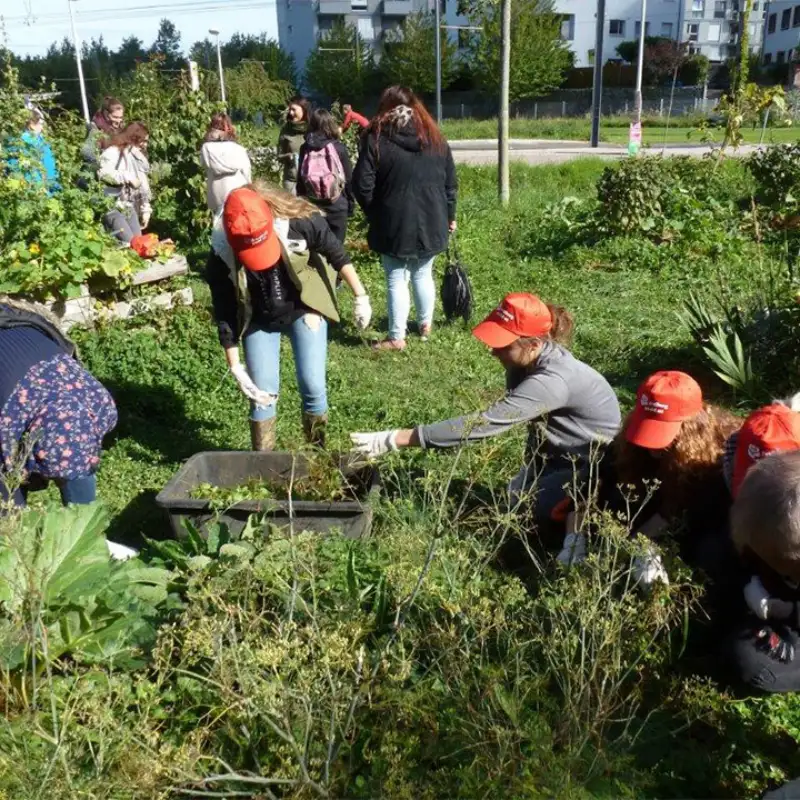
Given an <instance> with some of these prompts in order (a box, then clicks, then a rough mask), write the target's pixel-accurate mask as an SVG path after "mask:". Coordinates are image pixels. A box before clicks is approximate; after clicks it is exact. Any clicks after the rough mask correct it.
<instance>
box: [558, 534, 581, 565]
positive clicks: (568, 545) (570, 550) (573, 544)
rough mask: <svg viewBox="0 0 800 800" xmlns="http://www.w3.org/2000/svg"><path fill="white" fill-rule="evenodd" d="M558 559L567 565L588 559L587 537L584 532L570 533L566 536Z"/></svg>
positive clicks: (560, 562)
mask: <svg viewBox="0 0 800 800" xmlns="http://www.w3.org/2000/svg"><path fill="white" fill-rule="evenodd" d="M556 561H558V563H559V564H563V565H564V566H565V567H571V566H574V565H575V564H582V563H583V562H584V561H586V537H585V536H584V535H583V534H582V533H568V534H567V535H566V536H565V537H564V544H563V545H562V547H561V552H560V553H559V554H558V555H557V556H556Z"/></svg>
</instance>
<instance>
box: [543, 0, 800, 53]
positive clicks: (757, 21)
mask: <svg viewBox="0 0 800 800" xmlns="http://www.w3.org/2000/svg"><path fill="white" fill-rule="evenodd" d="M796 1H797V0H796ZM742 2H743V0H742ZM641 5H642V4H641V0H608V2H607V4H606V22H605V40H604V43H603V60H604V61H608V60H613V59H617V58H619V56H618V55H617V52H616V49H617V46H618V45H619V44H620V43H621V42H624V41H630V40H631V39H638V38H639V33H640V31H641V24H642V22H641V17H642V14H641ZM766 5H775V3H772V4H769V3H767V2H766V0H754V3H753V12H752V14H751V17H750V47H751V49H752V50H753V51H755V52H757V51H758V50H759V49H760V47H761V40H762V35H763V26H764V17H765V6H766ZM739 6H740V2H739V0H649V2H648V4H647V19H646V21H645V35H647V36H664V37H666V38H669V39H675V40H677V41H681V42H686V43H687V44H688V45H689V49H690V50H691V51H692V52H698V53H702V54H703V55H705V56H707V57H708V59H709V60H710V61H712V62H720V61H725V60H726V59H728V58H733V57H734V56H735V55H736V54H737V53H738V47H739V37H740V35H741V31H740V28H739ZM556 10H557V11H558V12H559V13H561V14H563V15H564V16H563V22H562V27H561V36H562V38H563V39H565V40H566V41H568V42H569V43H570V46H571V48H572V50H573V52H574V53H575V64H576V66H578V67H587V66H590V65H592V64H594V53H595V33H596V24H597V16H596V11H597V3H596V0H556Z"/></svg>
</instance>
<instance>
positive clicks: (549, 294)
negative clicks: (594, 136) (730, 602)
mask: <svg viewBox="0 0 800 800" xmlns="http://www.w3.org/2000/svg"><path fill="white" fill-rule="evenodd" d="M448 132H449V131H448ZM515 135H521V134H520V132H519V129H517V131H516V132H515ZM604 167H605V164H604V163H602V162H601V161H598V160H585V161H580V162H575V163H572V164H566V165H561V166H548V167H536V168H531V167H526V166H524V165H520V164H516V163H515V164H512V168H511V169H512V183H513V188H514V192H513V196H514V201H513V203H512V205H511V207H510V208H509V209H508V210H502V209H500V208H499V207H498V205H497V202H496V187H495V180H496V170H495V169H494V168H460V171H459V176H460V199H459V223H460V226H459V244H460V248H461V251H462V258H463V260H464V262H465V264H466V265H467V267H468V268H469V271H470V275H471V278H472V282H473V287H474V292H475V319H476V320H477V319H479V318H480V317H481V316H482V315H484V314H486V313H487V312H489V311H490V310H491V309H492V308H493V307H494V306H495V305H496V303H497V302H498V300H499V299H500V298H501V297H502V296H503V295H504V294H505V293H507V292H511V291H530V292H536V293H538V294H539V295H541V296H542V297H543V298H544V299H545V300H547V301H549V302H554V303H559V304H563V305H565V306H566V307H567V308H568V309H569V310H570V311H572V313H573V314H574V315H575V319H576V331H577V333H576V340H575V345H574V349H575V352H576V354H577V355H578V356H579V357H581V358H583V359H585V360H586V361H588V362H589V363H590V364H592V365H593V366H595V367H596V368H597V369H599V370H600V371H601V372H602V373H604V374H605V375H606V376H607V377H608V378H609V380H610V381H611V383H612V384H613V386H614V387H615V389H616V390H617V391H618V393H619V397H620V399H621V401H622V402H623V405H624V406H625V407H629V406H630V404H631V401H632V399H633V397H634V396H635V389H636V386H637V384H638V383H639V382H640V380H641V379H642V378H643V377H644V376H646V375H647V374H648V373H649V372H651V371H653V370H655V369H669V368H682V369H688V370H689V371H692V372H694V373H695V374H697V375H698V377H700V379H701V381H702V382H703V384H704V386H706V387H707V388H708V389H709V391H710V393H712V395H716V396H719V397H721V398H722V399H725V398H726V397H727V396H726V395H725V394H724V393H723V392H722V391H721V388H722V387H721V384H720V383H719V382H718V381H714V380H713V377H712V376H710V374H709V372H708V370H707V369H705V368H704V367H703V366H702V365H701V364H700V362H699V360H698V358H697V355H696V351H695V349H694V348H693V347H692V342H691V340H690V336H689V334H688V332H687V331H686V330H685V329H684V328H683V327H682V326H681V325H680V324H679V323H678V322H677V320H676V312H677V311H678V310H679V309H680V308H681V304H682V302H683V300H684V299H685V298H687V297H688V295H689V292H690V291H692V290H700V291H702V290H703V289H704V287H705V286H706V284H708V283H709V282H710V281H711V280H712V278H713V275H712V271H707V272H704V270H710V268H708V267H706V266H703V265H700V264H695V263H677V264H674V265H673V266H672V267H671V268H670V270H669V271H667V272H665V271H663V270H658V269H655V267H654V266H653V265H649V264H647V263H640V264H638V266H637V268H635V269H631V268H623V267H621V266H620V264H619V263H617V262H616V261H615V259H614V257H613V256H609V254H608V252H606V253H605V254H604V255H602V257H601V256H600V255H598V257H597V258H596V259H592V258H590V257H588V256H591V253H589V254H586V255H587V257H584V258H582V259H581V260H578V261H576V260H575V259H570V258H566V257H561V255H559V254H555V255H552V256H542V255H535V254H534V255H527V256H523V255H520V252H522V251H523V250H524V248H522V247H521V245H520V244H519V243H520V242H521V241H522V240H523V239H524V238H525V236H526V234H527V233H528V232H529V231H530V230H531V227H532V226H534V225H542V224H546V223H544V222H543V221H542V217H541V215H540V212H541V209H543V208H544V207H545V206H546V205H548V204H549V203H553V202H556V201H559V200H561V199H562V198H564V197H565V196H588V195H591V194H593V193H594V191H595V188H594V187H595V182H596V180H597V178H598V176H599V175H600V173H601V171H602V170H603V169H604ZM726 168H728V169H731V170H738V169H740V167H739V165H732V166H730V167H726ZM353 233H354V238H356V239H358V238H360V236H362V235H363V232H362V231H359V230H356V231H354V232H353ZM203 249H204V248H203V247H202V245H198V248H197V250H196V251H195V252H194V253H193V254H192V263H193V268H194V272H193V276H192V278H191V279H190V283H191V285H192V287H193V288H194V290H195V294H196V300H195V305H194V306H193V307H191V308H188V309H181V310H178V311H175V312H173V313H169V314H163V315H158V316H152V317H146V318H142V319H139V320H135V321H131V322H128V323H120V324H115V325H112V326H109V327H105V328H102V329H100V330H97V331H94V332H85V333H81V334H79V335H78V337H77V338H78V341H79V345H80V348H81V353H82V357H83V359H84V360H85V363H86V364H87V366H88V367H89V368H90V369H91V370H92V371H93V373H94V374H95V375H96V376H97V377H98V378H99V379H100V380H101V381H103V382H104V383H105V384H106V385H107V386H108V387H109V388H110V389H111V391H112V392H113V394H114V396H115V397H116V400H117V403H118V406H119V413H120V422H119V426H118V428H117V430H116V432H115V433H114V434H113V437H112V439H111V441H110V442H109V446H108V449H107V451H106V453H105V455H104V457H103V462H102V466H101V470H100V475H99V492H100V497H101V498H102V500H103V501H104V502H105V503H107V504H108V506H109V507H110V509H111V512H112V515H113V522H112V526H111V533H112V535H114V536H116V537H117V538H121V539H124V540H127V541H130V542H132V543H136V542H137V541H138V539H139V537H140V535H141V534H145V535H147V536H150V537H155V538H158V537H162V536H166V535H168V528H167V524H166V520H165V517H164V515H163V514H162V513H161V512H160V510H159V509H157V508H156V506H155V503H154V498H155V495H156V493H157V492H158V491H159V490H160V489H161V488H162V487H163V485H164V484H165V482H166V481H167V480H168V479H169V477H170V476H171V475H172V474H173V473H174V472H175V470H176V469H177V468H178V467H179V465H180V464H181V462H182V461H184V460H185V459H186V458H188V457H189V456H191V455H192V454H193V453H196V452H198V451H201V450H209V449H246V448H247V447H248V445H249V437H248V426H247V411H248V409H247V404H246V402H245V400H244V398H243V397H242V396H241V394H240V393H239V391H238V389H237V388H236V386H235V384H234V381H233V380H232V379H231V378H230V377H229V375H228V374H227V371H226V368H225V361H224V358H223V353H222V349H221V348H220V346H219V344H218V342H217V339H216V332H215V328H214V325H213V322H212V318H211V313H210V308H209V295H208V292H207V289H206V288H205V285H204V283H203V281H202V279H201V277H200V269H201V268H202V263H203ZM356 260H357V265H358V268H359V271H360V273H361V275H362V278H363V279H364V283H365V284H366V286H367V287H368V290H369V292H370V295H371V297H372V301H373V306H374V309H375V319H374V323H373V330H372V331H370V332H369V334H368V335H367V336H366V337H364V336H362V335H361V334H359V333H358V332H357V330H356V329H355V327H354V326H353V325H352V323H351V322H350V321H349V320H350V316H351V310H352V305H351V299H350V297H349V296H348V295H347V293H346V292H343V293H342V295H343V296H342V306H343V312H344V313H343V318H344V319H345V322H344V323H343V324H342V325H339V326H337V327H335V328H334V329H333V330H332V333H331V337H330V347H329V360H328V366H329V369H328V372H329V400H330V416H331V424H330V435H329V440H330V447H331V448H333V449H346V448H347V447H348V434H349V433H350V432H351V431H366V430H382V429H387V428H393V427H408V426H412V425H415V424H418V423H425V422H432V421H435V420H439V419H443V418H447V417H449V416H452V415H456V414H459V413H461V412H465V411H472V410H476V409H479V408H481V407H483V406H484V405H485V404H487V403H488V402H489V401H490V400H491V399H492V398H494V397H497V396H499V395H500V394H501V392H502V390H503V374H502V371H501V369H500V368H499V366H498V365H497V363H496V362H495V361H494V360H493V359H492V358H491V357H490V355H489V353H488V352H487V350H486V348H485V347H484V346H482V345H481V344H480V343H478V342H477V341H476V340H475V339H474V338H473V337H472V336H471V335H470V333H469V329H468V328H467V327H465V326H464V325H463V324H455V325H444V324H443V321H442V319H441V317H440V316H437V319H436V326H435V329H434V334H433V336H432V338H431V340H430V341H429V342H427V343H423V342H421V341H420V340H419V339H418V338H417V337H416V336H414V335H413V334H412V335H411V336H410V339H409V347H408V349H407V351H406V352H404V353H386V354H374V353H372V352H370V350H369V349H368V348H367V342H368V340H369V339H371V338H378V337H379V336H381V335H382V334H383V333H384V332H385V330H386V294H385V287H384V281H383V275H382V270H381V268H380V265H379V262H378V260H377V258H376V257H375V256H373V255H369V254H362V255H358V256H357V258H356ZM718 267H719V265H716V266H715V267H714V270H713V271H714V273H716V271H717V270H718ZM442 268H443V263H442V260H440V262H439V264H438V267H437V276H438V278H439V279H440V278H441V274H442ZM726 269H727V272H726V273H725V281H726V285H727V286H728V288H729V289H731V290H733V289H735V288H736V287H737V286H740V285H743V284H746V283H747V281H748V280H749V270H751V269H752V267H751V265H748V264H739V265H738V266H736V265H733V266H730V268H727V267H726ZM282 355H283V362H282V381H283V385H282V390H281V399H280V404H279V407H280V413H279V423H278V442H279V447H280V449H287V450H290V449H295V448H297V447H299V446H300V445H301V442H302V436H301V428H300V409H299V398H298V393H297V386H296V381H295V377H294V372H293V362H292V357H291V353H290V351H289V347H288V345H287V344H286V343H285V342H284V345H283V353H282ZM490 447H491V449H489V448H490ZM521 451H522V440H521V436H509V437H507V439H506V440H504V441H502V442H500V443H498V444H494V445H486V446H485V447H477V448H472V449H471V450H468V451H467V454H466V455H465V456H464V459H465V462H466V463H465V466H464V467H463V469H465V470H466V469H469V459H470V458H472V457H473V456H471V455H470V453H473V454H475V455H474V457H475V458H483V459H484V460H483V462H482V463H483V468H482V469H483V471H482V473H481V476H480V480H481V483H482V484H483V485H484V487H486V488H489V489H500V488H501V487H502V486H503V485H504V483H505V481H507V480H508V479H509V478H510V477H511V476H512V475H513V474H514V473H515V471H516V470H517V468H518V466H519V462H520V456H521ZM391 463H392V464H394V465H395V466H396V467H399V468H402V469H411V468H417V467H418V468H424V470H425V473H426V478H425V480H426V481H428V482H429V483H438V484H439V485H442V484H443V483H444V482H445V481H447V480H449V479H450V477H451V468H452V465H453V458H452V456H451V455H450V454H425V453H404V454H402V455H398V456H394V457H393V460H391ZM460 469H462V467H461V466H459V470H460ZM684 668H685V669H687V670H691V665H685V666H684ZM662 677H663V683H659V684H658V685H657V686H653V687H652V691H653V694H654V695H663V696H659V697H658V701H659V703H663V704H664V705H665V706H666V707H669V706H670V705H671V704H672V705H673V706H674V709H673V710H672V711H671V712H670V713H664V712H663V711H662V712H661V713H660V714H659V715H657V716H656V717H654V718H653V720H652V721H651V722H650V723H649V724H648V727H647V728H646V733H645V734H643V736H642V738H641V740H640V741H639V742H638V744H637V746H636V747H635V748H632V749H631V751H630V753H628V754H626V755H625V756H624V758H625V759H626V760H625V761H624V762H619V763H620V764H621V765H622V767H623V768H624V769H625V770H630V771H631V774H633V773H636V774H637V775H638V776H639V778H640V779H641V780H640V783H639V784H638V785H639V786H640V787H647V789H646V790H645V789H643V788H640V789H639V792H638V795H632V794H631V793H630V790H628V789H627V788H626V785H625V783H624V781H625V780H626V778H625V776H624V775H619V776H618V775H612V776H608V781H606V782H605V783H604V784H603V788H602V789H601V790H598V791H599V793H594V791H593V790H592V789H591V788H587V789H586V792H587V793H586V794H572V795H571V796H574V797H577V796H580V797H601V796H602V797H611V796H614V797H617V796H628V797H631V796H650V797H719V798H722V797H744V796H756V795H758V794H759V793H760V792H761V791H763V790H764V788H766V787H767V786H768V785H769V784H770V783H771V782H773V781H775V780H777V779H780V778H781V777H782V776H783V775H785V774H789V775H790V776H795V775H796V774H800V760H798V756H797V752H798V750H797V738H798V734H797V731H798V730H800V701H798V700H796V699H794V698H792V697H784V698H771V699H769V700H756V699H751V700H747V701H744V700H739V699H737V698H735V697H734V696H733V695H731V694H729V693H728V692H726V691H723V690H721V689H719V690H718V689H717V688H716V687H715V686H714V685H711V687H710V688H706V689H703V690H702V691H701V690H700V689H699V688H698V689H697V694H696V696H695V699H694V700H692V699H691V697H689V698H688V699H687V697H681V698H678V697H674V698H673V697H671V696H668V695H669V692H670V691H671V690H670V689H669V688H668V687H670V686H673V685H674V684H672V683H671V682H670V679H671V677H672V676H668V675H664V676H662ZM542 691H544V689H543V690H542ZM542 696H543V697H544V696H545V695H544V694H543V695H542ZM432 702H433V706H432V708H433V711H432V714H433V715H434V716H435V715H436V708H437V706H436V703H437V701H436V700H435V698H434V699H433V700H432ZM520 702H521V701H520ZM525 702H527V703H531V702H532V701H531V700H526V701H525ZM542 702H543V703H544V702H545V701H544V700H543V701H542ZM198 703H199V701H198ZM534 705H535V704H534ZM198 713H199V712H198ZM475 713H476V714H483V713H484V710H483V709H476V710H475ZM509 713H511V712H509ZM209 716H210V714H209ZM690 718H691V720H692V721H691V722H689V721H688V720H689V719H690ZM520 724H522V723H520ZM232 735H237V736H238V733H237V732H234V733H233V734H232ZM498 736H499V734H498ZM509 747H511V749H513V748H514V747H516V744H513V745H512V744H511V743H509ZM0 755H1V754H0ZM584 757H587V756H584ZM522 763H524V758H523V761H522ZM0 766H1V763H0ZM539 768H540V769H543V767H541V766H540V767H539ZM609 787H613V788H609ZM464 791H465V792H466V793H465V794H461V795H459V796H465V797H466V796H469V793H468V790H466V789H465V790H464ZM86 796H89V795H86ZM92 796H95V795H92ZM98 796H99V795H98ZM103 796H104V797H105V796H106V795H103ZM115 796H116V795H115ZM120 796H121V795H120ZM130 796H131V797H133V796H134V795H130ZM136 796H137V797H139V796H141V797H144V796H145V795H138V794H137V795H136ZM209 796H210V795H209ZM215 796H222V795H215ZM226 796H227V795H226ZM248 796H249V795H248ZM293 796H295V795H293ZM387 796H389V795H387ZM397 796H406V795H397Z"/></svg>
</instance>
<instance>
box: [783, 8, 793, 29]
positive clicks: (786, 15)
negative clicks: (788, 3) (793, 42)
mask: <svg viewBox="0 0 800 800" xmlns="http://www.w3.org/2000/svg"><path fill="white" fill-rule="evenodd" d="M791 25H792V9H791V8H787V9H786V11H784V12H783V13H782V14H781V30H782V31H785V30H788V29H789V28H790V27H791Z"/></svg>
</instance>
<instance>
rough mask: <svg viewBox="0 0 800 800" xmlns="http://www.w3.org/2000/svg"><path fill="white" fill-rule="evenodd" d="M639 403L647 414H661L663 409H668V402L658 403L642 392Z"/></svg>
mask: <svg viewBox="0 0 800 800" xmlns="http://www.w3.org/2000/svg"><path fill="white" fill-rule="evenodd" d="M639 403H640V405H641V406H642V408H643V409H644V410H645V411H647V412H648V413H649V414H663V413H664V412H665V411H669V404H668V403H659V402H658V401H657V400H653V399H652V398H651V397H650V396H649V395H646V394H643V395H642V396H641V397H640V398H639Z"/></svg>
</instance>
